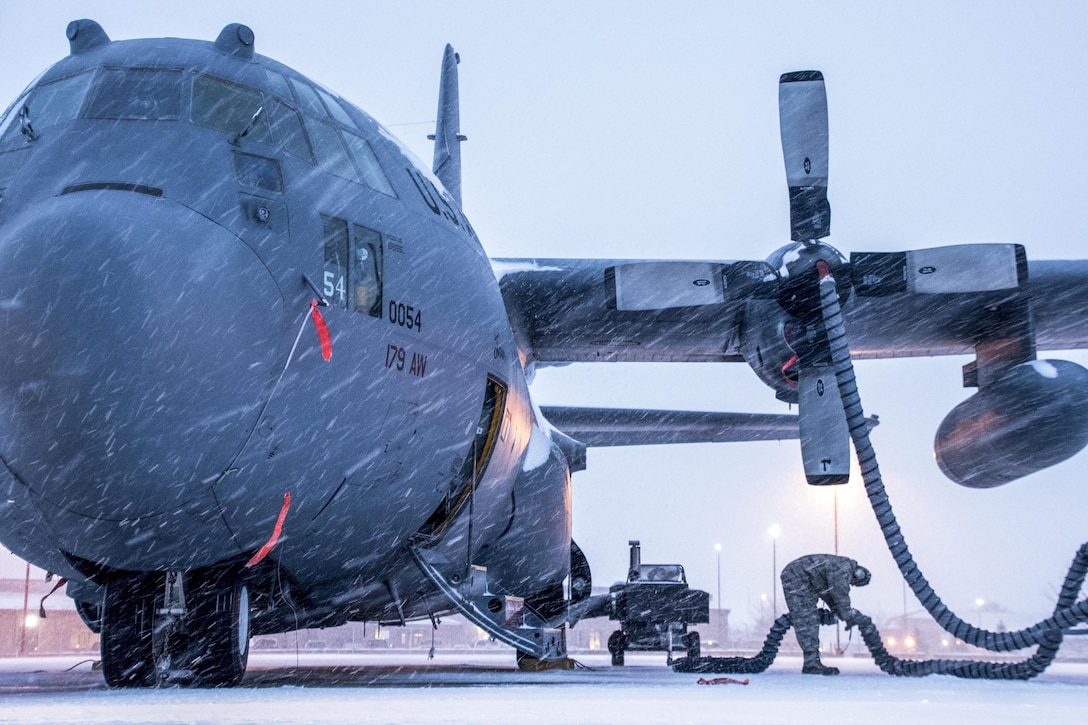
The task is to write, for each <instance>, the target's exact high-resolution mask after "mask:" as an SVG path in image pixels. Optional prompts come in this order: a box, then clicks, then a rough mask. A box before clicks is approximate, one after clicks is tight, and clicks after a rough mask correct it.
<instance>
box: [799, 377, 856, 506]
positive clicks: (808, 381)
mask: <svg viewBox="0 0 1088 725" xmlns="http://www.w3.org/2000/svg"><path fill="white" fill-rule="evenodd" d="M797 393H798V403H797V423H798V426H799V427H800V433H801V460H802V462H803V463H804V467H805V478H806V479H808V482H809V484H810V485H812V486H830V485H835V484H840V483H849V481H850V430H849V428H848V427H847V425H846V413H845V411H844V410H843V407H842V398H841V396H840V395H839V385H838V383H837V382H836V381H835V371H834V369H833V368H832V367H831V366H830V365H804V364H802V366H801V369H800V371H799V374H798V379H797Z"/></svg>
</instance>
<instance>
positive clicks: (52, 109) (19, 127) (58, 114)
mask: <svg viewBox="0 0 1088 725" xmlns="http://www.w3.org/2000/svg"><path fill="white" fill-rule="evenodd" d="M93 76H94V74H93V73H92V72H90V71H88V72H85V73H80V74H78V75H74V76H68V77H67V78H61V79H59V80H55V81H51V82H49V83H42V84H41V85H39V86H36V87H35V88H33V89H31V91H30V92H29V93H27V94H26V95H24V96H23V97H22V98H20V99H19V101H18V102H16V103H15V104H14V105H13V106H12V107H11V110H10V111H9V112H8V115H7V116H5V117H4V119H3V120H2V121H0V145H3V146H11V145H15V144H16V143H19V142H22V141H25V140H26V138H27V136H28V135H29V133H30V132H31V131H33V132H34V133H39V132H40V131H41V130H42V129H46V128H49V127H50V126H55V125H57V124H58V123H65V122H67V121H71V120H72V119H74V118H75V117H76V116H78V115H79V109H80V107H81V106H82V105H83V99H84V97H85V96H86V95H87V88H88V86H89V85H90V83H91V78H92V77H93ZM23 109H26V110H25V112H24V111H23ZM20 113H22V114H23V117H22V118H20ZM24 127H25V128H26V130H25V131H24Z"/></svg>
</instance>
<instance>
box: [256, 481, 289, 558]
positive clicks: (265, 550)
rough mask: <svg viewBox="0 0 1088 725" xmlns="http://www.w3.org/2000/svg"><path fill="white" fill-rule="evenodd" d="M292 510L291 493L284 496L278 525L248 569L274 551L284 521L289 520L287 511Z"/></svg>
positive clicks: (277, 520)
mask: <svg viewBox="0 0 1088 725" xmlns="http://www.w3.org/2000/svg"><path fill="white" fill-rule="evenodd" d="M289 508H291V492H290V491H288V492H287V493H285V494H283V506H281V507H280V515H279V518H277V519H276V525H275V526H274V527H273V528H272V535H271V536H269V537H268V541H266V542H265V543H264V546H262V547H261V548H260V549H259V550H258V551H257V553H256V554H254V555H253V556H252V558H250V560H249V561H247V562H246V569H248V568H249V567H251V566H254V565H256V564H259V563H260V562H261V559H263V558H265V557H266V556H268V552H270V551H272V547H274V546H275V545H276V542H277V541H279V540H280V534H281V533H282V532H283V520H284V519H285V518H287V509H289Z"/></svg>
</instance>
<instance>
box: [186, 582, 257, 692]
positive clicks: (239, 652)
mask: <svg viewBox="0 0 1088 725" xmlns="http://www.w3.org/2000/svg"><path fill="white" fill-rule="evenodd" d="M187 596H188V597H189V601H188V605H189V638H190V642H191V646H192V651H194V652H196V653H198V654H197V655H196V657H195V659H194V661H193V663H192V669H193V679H194V684H196V685H198V686H201V687H234V686H235V685H237V684H239V683H240V682H241V681H242V677H243V676H244V675H245V673H246V663H247V662H248V661H249V588H248V587H247V586H246V585H245V584H244V583H243V582H241V581H239V580H238V579H237V578H235V577H234V576H231V575H229V574H222V573H220V574H216V573H205V574H203V575H202V576H200V577H196V578H194V580H193V582H192V585H191V587H190V589H189V590H188V593H187Z"/></svg>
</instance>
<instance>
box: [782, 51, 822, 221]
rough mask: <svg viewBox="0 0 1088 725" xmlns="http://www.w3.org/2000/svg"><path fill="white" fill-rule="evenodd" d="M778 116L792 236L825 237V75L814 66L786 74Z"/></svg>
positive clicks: (783, 79)
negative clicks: (814, 68) (806, 69)
mask: <svg viewBox="0 0 1088 725" xmlns="http://www.w3.org/2000/svg"><path fill="white" fill-rule="evenodd" d="M778 116H779V125H780V127H781V131H782V153H783V156H784V157H785V161H786V181H787V183H788V184H789V187H790V236H791V238H792V239H793V240H794V241H795V242H808V241H813V240H816V239H823V238H824V237H826V236H827V235H828V234H830V233H831V206H830V205H829V204H828V203H827V166H828V131H827V92H826V91H825V89H824V76H823V74H822V73H820V72H819V71H814V70H808V71H797V72H794V73H785V74H783V75H782V77H781V78H780V79H779V81H778Z"/></svg>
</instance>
